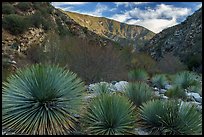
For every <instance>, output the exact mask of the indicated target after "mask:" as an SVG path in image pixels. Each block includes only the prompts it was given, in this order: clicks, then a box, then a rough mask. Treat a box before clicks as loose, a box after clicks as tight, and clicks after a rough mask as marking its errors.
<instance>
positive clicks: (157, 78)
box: [151, 74, 168, 89]
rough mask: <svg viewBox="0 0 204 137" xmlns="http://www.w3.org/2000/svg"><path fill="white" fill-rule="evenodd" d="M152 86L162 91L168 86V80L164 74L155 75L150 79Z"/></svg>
mask: <svg viewBox="0 0 204 137" xmlns="http://www.w3.org/2000/svg"><path fill="white" fill-rule="evenodd" d="M151 81H152V84H153V85H154V86H156V87H158V88H159V89H162V88H164V87H165V85H166V84H168V80H167V78H166V76H165V75H164V74H156V75H154V76H153V77H152V78H151Z"/></svg>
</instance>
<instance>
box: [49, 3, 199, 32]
mask: <svg viewBox="0 0 204 137" xmlns="http://www.w3.org/2000/svg"><path fill="white" fill-rule="evenodd" d="M52 5H53V6H54V7H56V8H61V9H62V10H65V11H72V12H77V13H81V14H88V15H91V16H97V17H106V18H109V19H113V20H116V21H119V22H123V23H127V24H132V25H140V26H143V27H145V28H147V29H149V30H151V31H153V32H155V33H158V32H160V31H162V30H163V29H165V28H167V27H171V26H174V25H176V24H178V23H180V22H182V21H184V20H185V19H186V17H187V16H189V15H191V14H193V13H194V12H195V11H196V10H198V9H199V8H200V7H201V6H202V2H52Z"/></svg>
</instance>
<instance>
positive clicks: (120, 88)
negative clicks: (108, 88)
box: [114, 81, 128, 91]
mask: <svg viewBox="0 0 204 137" xmlns="http://www.w3.org/2000/svg"><path fill="white" fill-rule="evenodd" d="M127 85H128V82H127V81H119V82H117V83H115V85H114V86H115V88H116V90H117V91H124V90H125V88H126V86H127Z"/></svg>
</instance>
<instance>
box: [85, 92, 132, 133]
mask: <svg viewBox="0 0 204 137" xmlns="http://www.w3.org/2000/svg"><path fill="white" fill-rule="evenodd" d="M133 111H134V106H133V104H132V103H131V102H130V101H129V100H128V99H127V98H126V97H124V96H120V95H116V94H111V95H109V94H101V95H100V96H97V97H96V98H94V100H93V101H92V102H91V104H90V105H89V106H88V108H87V111H86V113H85V114H84V117H83V119H84V123H85V125H84V127H85V128H86V130H87V132H88V134H95V135H119V134H132V132H133V129H134V123H135V114H134V113H133Z"/></svg>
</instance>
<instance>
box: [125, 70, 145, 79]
mask: <svg viewBox="0 0 204 137" xmlns="http://www.w3.org/2000/svg"><path fill="white" fill-rule="evenodd" d="M128 78H129V79H130V80H131V81H146V80H147V79H148V73H147V72H146V71H145V70H143V69H134V70H131V71H130V72H129V73H128Z"/></svg>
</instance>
